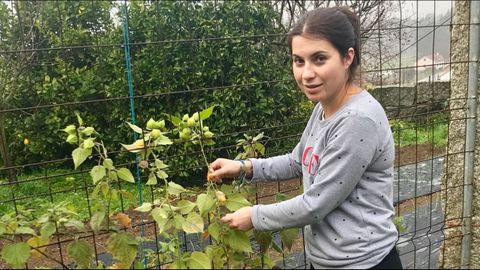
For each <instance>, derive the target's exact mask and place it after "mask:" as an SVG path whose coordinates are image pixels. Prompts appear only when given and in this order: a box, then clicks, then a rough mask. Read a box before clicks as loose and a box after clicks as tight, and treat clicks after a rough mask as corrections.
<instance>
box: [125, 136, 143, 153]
mask: <svg viewBox="0 0 480 270" xmlns="http://www.w3.org/2000/svg"><path fill="white" fill-rule="evenodd" d="M121 145H122V146H123V148H125V149H127V150H128V151H129V152H132V153H138V152H142V151H143V150H145V142H144V141H143V139H139V140H136V141H135V142H134V143H132V144H123V143H121Z"/></svg>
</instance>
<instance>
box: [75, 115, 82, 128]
mask: <svg viewBox="0 0 480 270" xmlns="http://www.w3.org/2000/svg"><path fill="white" fill-rule="evenodd" d="M75 115H76V116H77V121H78V125H80V126H83V119H82V117H80V114H79V113H78V112H75Z"/></svg>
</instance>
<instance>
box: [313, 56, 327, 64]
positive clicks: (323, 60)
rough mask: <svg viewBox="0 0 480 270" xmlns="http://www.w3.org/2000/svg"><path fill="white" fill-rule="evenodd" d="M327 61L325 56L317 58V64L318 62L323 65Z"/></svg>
mask: <svg viewBox="0 0 480 270" xmlns="http://www.w3.org/2000/svg"><path fill="white" fill-rule="evenodd" d="M325 60H327V59H326V58H325V57H323V56H317V57H315V62H316V63H323V62H325Z"/></svg>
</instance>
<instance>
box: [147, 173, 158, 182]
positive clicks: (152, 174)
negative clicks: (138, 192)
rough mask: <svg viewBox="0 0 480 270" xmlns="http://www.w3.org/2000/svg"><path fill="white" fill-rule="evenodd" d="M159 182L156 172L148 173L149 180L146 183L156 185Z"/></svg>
mask: <svg viewBox="0 0 480 270" xmlns="http://www.w3.org/2000/svg"><path fill="white" fill-rule="evenodd" d="M157 183H158V182H157V177H156V176H155V173H154V172H150V174H149V175H148V181H147V183H146V184H145V185H156V184H157Z"/></svg>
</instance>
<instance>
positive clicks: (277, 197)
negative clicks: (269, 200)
mask: <svg viewBox="0 0 480 270" xmlns="http://www.w3.org/2000/svg"><path fill="white" fill-rule="evenodd" d="M288 199H289V197H288V196H287V195H285V194H284V193H281V192H277V194H275V200H276V201H277V202H283V201H286V200H288Z"/></svg>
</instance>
